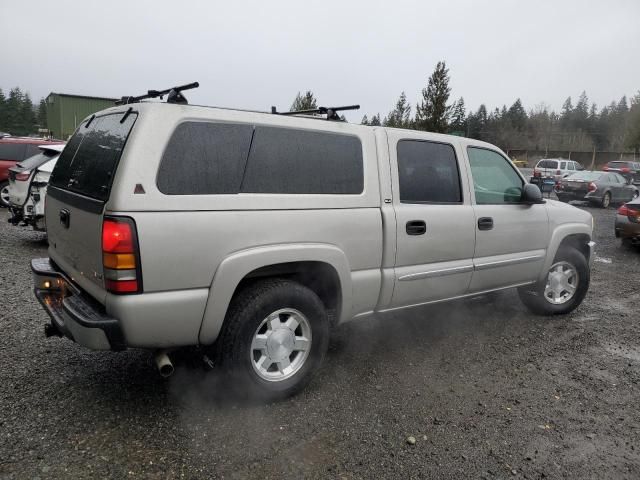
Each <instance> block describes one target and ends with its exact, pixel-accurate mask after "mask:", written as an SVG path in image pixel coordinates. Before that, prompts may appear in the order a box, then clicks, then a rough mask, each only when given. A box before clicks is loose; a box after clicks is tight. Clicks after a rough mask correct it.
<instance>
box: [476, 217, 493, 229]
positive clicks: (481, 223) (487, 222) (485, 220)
mask: <svg viewBox="0 0 640 480" xmlns="http://www.w3.org/2000/svg"><path fill="white" fill-rule="evenodd" d="M492 228H493V218H491V217H480V218H479V219H478V230H491V229H492Z"/></svg>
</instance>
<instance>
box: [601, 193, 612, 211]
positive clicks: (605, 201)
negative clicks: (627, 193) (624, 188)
mask: <svg viewBox="0 0 640 480" xmlns="http://www.w3.org/2000/svg"><path fill="white" fill-rule="evenodd" d="M609 205H611V194H610V193H609V192H607V193H605V194H604V195H603V197H602V203H601V206H602V208H609Z"/></svg>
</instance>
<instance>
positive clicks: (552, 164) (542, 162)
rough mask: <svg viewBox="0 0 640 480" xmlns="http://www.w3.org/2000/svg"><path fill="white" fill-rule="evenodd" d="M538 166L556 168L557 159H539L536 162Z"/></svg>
mask: <svg viewBox="0 0 640 480" xmlns="http://www.w3.org/2000/svg"><path fill="white" fill-rule="evenodd" d="M538 168H558V161H557V160H540V161H539V162H538Z"/></svg>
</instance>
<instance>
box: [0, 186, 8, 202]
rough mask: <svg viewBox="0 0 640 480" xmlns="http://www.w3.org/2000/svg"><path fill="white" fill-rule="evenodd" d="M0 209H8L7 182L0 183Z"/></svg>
mask: <svg viewBox="0 0 640 480" xmlns="http://www.w3.org/2000/svg"><path fill="white" fill-rule="evenodd" d="M0 207H4V208H8V207H9V182H8V181H6V180H5V181H4V182H0Z"/></svg>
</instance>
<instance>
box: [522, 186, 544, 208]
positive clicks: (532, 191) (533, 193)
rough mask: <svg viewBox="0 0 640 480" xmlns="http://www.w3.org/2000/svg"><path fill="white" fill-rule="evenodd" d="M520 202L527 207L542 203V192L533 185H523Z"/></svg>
mask: <svg viewBox="0 0 640 480" xmlns="http://www.w3.org/2000/svg"><path fill="white" fill-rule="evenodd" d="M520 202H521V203H524V204H527V205H534V204H538V203H544V200H543V199H542V192H541V191H540V189H539V188H538V186H537V185H533V184H532V183H525V184H524V188H523V189H522V196H521V197H520Z"/></svg>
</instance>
